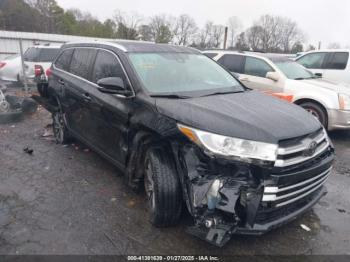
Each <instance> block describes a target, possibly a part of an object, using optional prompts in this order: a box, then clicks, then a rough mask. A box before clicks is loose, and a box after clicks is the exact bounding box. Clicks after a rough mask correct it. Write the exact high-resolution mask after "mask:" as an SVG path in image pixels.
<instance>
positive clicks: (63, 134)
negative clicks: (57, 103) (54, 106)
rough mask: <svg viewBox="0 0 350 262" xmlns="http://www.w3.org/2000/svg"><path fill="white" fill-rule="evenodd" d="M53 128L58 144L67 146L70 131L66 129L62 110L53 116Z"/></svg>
mask: <svg viewBox="0 0 350 262" xmlns="http://www.w3.org/2000/svg"><path fill="white" fill-rule="evenodd" d="M52 128H53V134H54V137H55V140H56V143H57V144H67V143H68V142H69V140H70V135H69V131H68V129H67V127H66V124H65V121H64V115H63V113H62V110H60V109H59V110H58V111H56V112H54V113H53V114H52Z"/></svg>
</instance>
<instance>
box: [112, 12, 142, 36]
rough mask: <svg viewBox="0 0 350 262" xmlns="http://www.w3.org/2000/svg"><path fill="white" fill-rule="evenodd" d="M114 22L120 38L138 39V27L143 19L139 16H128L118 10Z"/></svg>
mask: <svg viewBox="0 0 350 262" xmlns="http://www.w3.org/2000/svg"><path fill="white" fill-rule="evenodd" d="M114 21H115V22H116V24H117V37H118V38H124V39H136V38H137V37H138V35H137V31H138V26H139V24H140V22H141V21H142V17H141V16H140V15H139V14H137V13H135V12H132V13H130V14H127V13H125V12H122V11H121V10H116V11H115V14H114Z"/></svg>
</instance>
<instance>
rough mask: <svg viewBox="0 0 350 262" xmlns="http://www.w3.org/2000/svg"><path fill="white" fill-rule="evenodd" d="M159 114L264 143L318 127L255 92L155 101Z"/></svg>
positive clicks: (307, 117) (300, 112) (295, 109)
mask: <svg viewBox="0 0 350 262" xmlns="http://www.w3.org/2000/svg"><path fill="white" fill-rule="evenodd" d="M156 105H157V109H158V111H159V112H160V113H161V114H164V115H166V116H168V117H171V118H173V119H175V120H176V121H178V122H179V123H182V124H184V125H188V126H191V127H194V128H197V129H200V130H205V131H209V132H212V133H216V134H221V135H225V136H230V137H238V138H243V139H249V140H254V141H261V142H267V143H278V141H280V140H284V139H289V138H294V137H298V136H303V135H306V134H309V133H312V132H315V131H317V130H318V129H320V128H321V124H320V123H319V122H318V121H317V120H316V119H315V118H314V117H313V116H312V115H311V114H309V113H307V112H306V111H305V110H304V109H302V108H300V107H299V106H296V105H293V104H289V103H287V102H285V101H282V100H280V99H277V98H274V97H270V96H267V95H264V94H261V93H259V92H257V91H247V92H244V93H236V94H225V95H213V96H207V97H200V98H190V99H167V98H157V99H156Z"/></svg>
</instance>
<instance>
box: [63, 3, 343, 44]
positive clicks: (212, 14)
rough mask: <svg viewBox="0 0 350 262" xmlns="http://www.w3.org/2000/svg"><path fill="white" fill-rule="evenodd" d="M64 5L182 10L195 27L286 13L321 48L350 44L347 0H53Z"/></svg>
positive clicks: (108, 12)
mask: <svg viewBox="0 0 350 262" xmlns="http://www.w3.org/2000/svg"><path fill="white" fill-rule="evenodd" d="M57 2H58V3H59V4H60V5H61V6H62V7H64V8H71V7H76V8H79V9H81V10H83V11H89V12H90V13H92V14H93V15H94V16H96V17H98V18H100V19H105V18H109V17H112V15H113V11H114V10H115V9H120V10H122V11H125V12H137V13H139V14H141V15H143V16H145V17H147V16H152V15H155V14H159V13H167V14H170V15H173V16H176V15H179V14H182V13H186V14H189V15H191V16H192V17H193V18H194V19H195V20H196V22H197V24H198V25H199V26H202V25H203V24H204V23H205V21H207V20H212V21H213V22H215V23H220V24H225V23H226V21H227V18H228V17H230V16H237V17H239V18H240V19H241V21H242V23H243V26H244V27H248V26H250V25H251V23H252V22H253V21H254V20H256V19H257V18H258V17H259V16H260V15H262V14H273V15H282V16H287V17H290V18H292V19H294V20H295V21H297V22H298V24H299V27H300V28H301V29H302V30H303V31H304V32H305V33H306V36H307V42H309V43H311V44H314V45H317V43H318V41H322V42H323V47H327V45H328V44H329V43H332V42H339V43H340V44H341V45H342V46H343V47H344V46H350V1H349V0H215V1H214V0H211V1H204V0H175V1H174V0H172V1H166V0H123V1H116V0H95V1H94V0H57Z"/></svg>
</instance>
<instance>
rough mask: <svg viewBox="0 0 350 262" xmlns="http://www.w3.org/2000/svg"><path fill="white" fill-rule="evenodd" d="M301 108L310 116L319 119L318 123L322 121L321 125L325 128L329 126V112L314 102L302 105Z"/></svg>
mask: <svg viewBox="0 0 350 262" xmlns="http://www.w3.org/2000/svg"><path fill="white" fill-rule="evenodd" d="M299 106H301V107H302V108H304V109H305V110H306V111H308V112H309V113H310V114H312V115H313V116H314V117H315V118H317V119H318V121H320V123H321V124H322V125H323V126H324V127H325V128H327V126H328V117H327V112H326V111H325V110H324V109H323V108H322V107H321V106H319V105H318V104H315V103H312V102H305V103H301V104H300V105H299Z"/></svg>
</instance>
